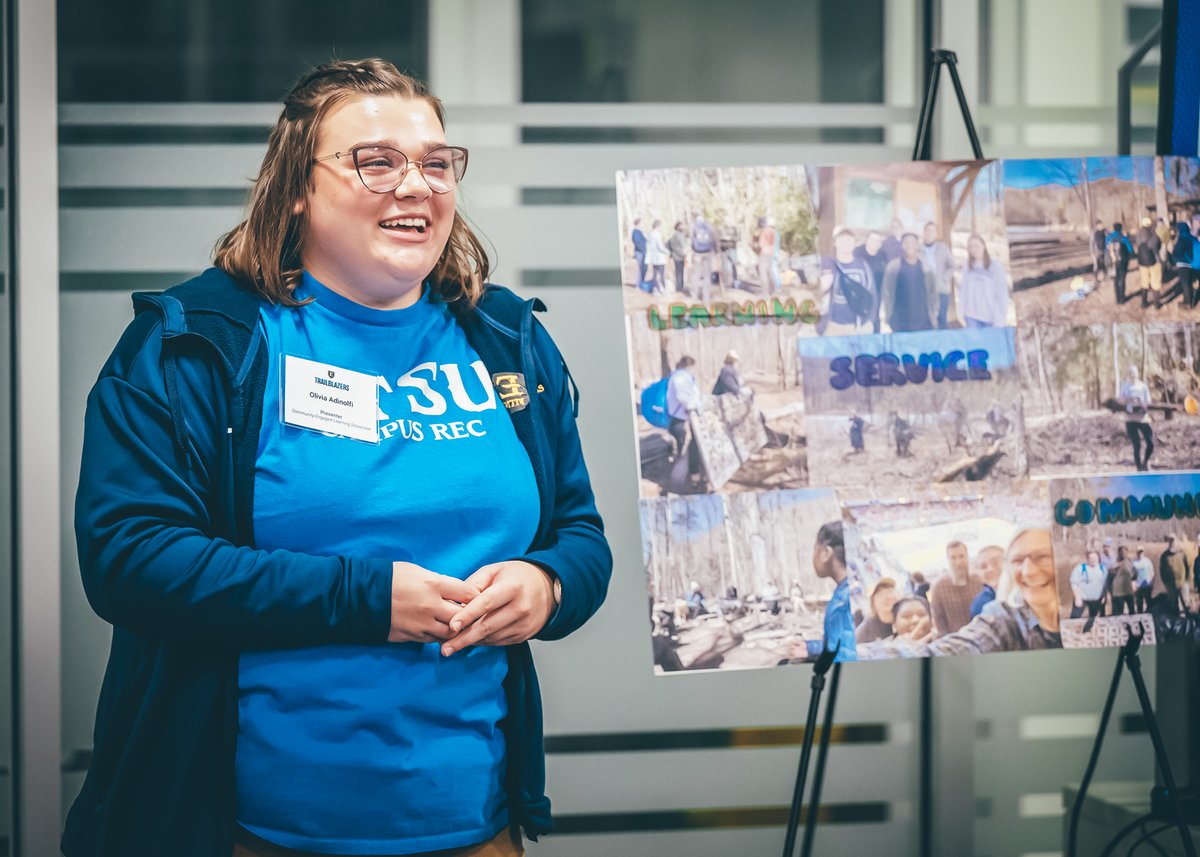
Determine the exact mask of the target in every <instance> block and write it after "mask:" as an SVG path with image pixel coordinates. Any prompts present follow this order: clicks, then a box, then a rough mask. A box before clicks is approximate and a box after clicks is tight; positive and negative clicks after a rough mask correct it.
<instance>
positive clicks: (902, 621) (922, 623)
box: [890, 595, 933, 641]
mask: <svg viewBox="0 0 1200 857" xmlns="http://www.w3.org/2000/svg"><path fill="white" fill-rule="evenodd" d="M892 612H893V614H894V616H895V618H894V619H893V621H892V633H891V635H890V636H891V637H892V639H901V638H905V639H909V640H918V641H919V640H924V639H925V638H926V637H928V636H929V632H930V629H931V628H932V627H933V617H932V615H931V613H930V610H929V602H928V601H926V600H925V599H924V598H922V597H920V596H919V595H910V596H908V597H907V598H901V599H900V600H899V601H897V602H896V604H895V606H894V607H893V608H892Z"/></svg>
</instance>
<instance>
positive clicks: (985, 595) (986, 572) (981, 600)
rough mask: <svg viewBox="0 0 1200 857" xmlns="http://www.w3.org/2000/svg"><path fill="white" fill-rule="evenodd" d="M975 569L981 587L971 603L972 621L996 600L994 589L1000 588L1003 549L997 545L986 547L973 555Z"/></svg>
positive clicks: (1002, 571) (1002, 570) (1002, 569)
mask: <svg viewBox="0 0 1200 857" xmlns="http://www.w3.org/2000/svg"><path fill="white" fill-rule="evenodd" d="M975 569H976V575H977V576H978V578H979V580H980V582H981V587H980V590H979V594H978V595H976V596H975V598H974V599H973V600H972V601H971V618H972V619H974V618H975V617H976V616H978V615H979V614H980V613H982V612H983V608H984V607H986V606H987V605H988V604H990V603H991V602H993V601H995V600H996V589H997V587H999V586H1000V578H1001V576H1002V575H1003V573H1004V548H1002V547H1000V546H999V545H988V546H987V547H985V548H983V549H982V550H980V551H979V553H978V554H976V555H975Z"/></svg>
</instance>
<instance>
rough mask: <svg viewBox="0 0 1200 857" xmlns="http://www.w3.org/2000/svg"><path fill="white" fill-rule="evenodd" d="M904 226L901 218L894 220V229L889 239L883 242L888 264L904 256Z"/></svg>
mask: <svg viewBox="0 0 1200 857" xmlns="http://www.w3.org/2000/svg"><path fill="white" fill-rule="evenodd" d="M903 239H904V224H903V223H902V222H901V221H900V218H898V217H894V218H892V228H891V232H890V233H889V234H888V237H887V238H885V239H884V240H883V255H884V256H885V257H886V258H887V261H888V262H894V261H896V260H897V259H899V258H900V257H901V256H903V255H904V247H903Z"/></svg>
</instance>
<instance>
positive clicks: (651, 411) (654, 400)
mask: <svg viewBox="0 0 1200 857" xmlns="http://www.w3.org/2000/svg"><path fill="white" fill-rule="evenodd" d="M670 380H671V379H670V378H669V377H668V378H663V379H662V380H660V381H655V382H654V383H653V384H651V385H650V386H649V387H647V388H646V389H644V390H642V416H643V417H645V418H646V422H648V423H650V425H652V426H656V427H657V428H666V427H667V426H669V425H670V424H671V415H670V414H669V413H667V382H668V381H670Z"/></svg>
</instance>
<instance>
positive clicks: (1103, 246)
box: [1091, 220, 1108, 282]
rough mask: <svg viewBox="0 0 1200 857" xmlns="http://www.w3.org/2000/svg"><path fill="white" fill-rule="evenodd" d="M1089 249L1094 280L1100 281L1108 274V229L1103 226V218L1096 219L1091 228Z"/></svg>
mask: <svg viewBox="0 0 1200 857" xmlns="http://www.w3.org/2000/svg"><path fill="white" fill-rule="evenodd" d="M1091 250H1092V267H1093V269H1094V270H1095V273H1096V282H1100V281H1101V280H1103V279H1104V278H1105V277H1106V276H1107V275H1108V230H1107V229H1105V228H1104V221H1103V220H1097V221H1096V226H1095V229H1093V230H1092V240H1091Z"/></svg>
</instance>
